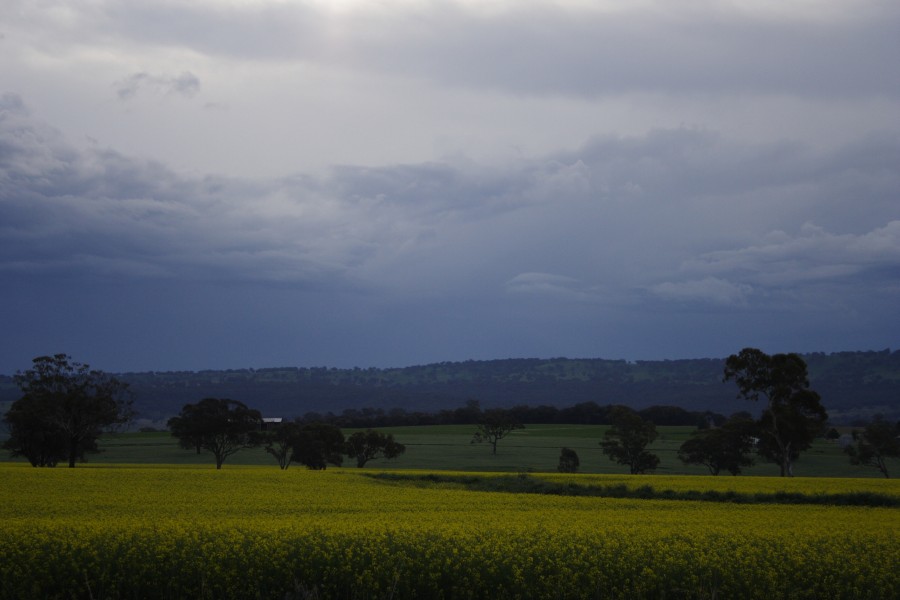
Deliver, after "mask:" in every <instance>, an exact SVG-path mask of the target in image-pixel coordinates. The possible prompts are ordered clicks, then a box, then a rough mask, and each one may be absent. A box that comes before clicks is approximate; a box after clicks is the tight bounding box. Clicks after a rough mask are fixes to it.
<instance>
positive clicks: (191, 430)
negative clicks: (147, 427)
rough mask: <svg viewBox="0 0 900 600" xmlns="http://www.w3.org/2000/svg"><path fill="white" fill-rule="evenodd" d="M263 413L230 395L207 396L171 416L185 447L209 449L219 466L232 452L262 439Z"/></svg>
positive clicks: (174, 430) (172, 427) (172, 425)
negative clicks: (222, 396)
mask: <svg viewBox="0 0 900 600" xmlns="http://www.w3.org/2000/svg"><path fill="white" fill-rule="evenodd" d="M261 423H262V415H260V413H259V411H258V410H254V409H252V408H248V407H247V405H246V404H244V403H243V402H239V401H238V400H230V399H228V398H204V399H203V400H201V401H200V402H198V403H197V404H185V405H184V407H183V408H182V409H181V412H180V413H179V414H178V416H176V417H172V418H171V419H169V422H168V425H169V430H170V431H171V432H172V435H173V436H175V437H176V438H178V441H179V444H180V445H181V447H182V448H185V449H194V448H196V449H197V451H198V452H199V451H200V450H208V451H209V452H212V453H213V456H214V457H215V459H216V469H221V468H222V463H224V462H225V459H226V458H228V457H229V456H231V455H232V454H234V453H236V452H238V451H239V450H243V449H244V448H254V447H256V446H259V445H260V443H261V442H262V433H261V432H260V426H261Z"/></svg>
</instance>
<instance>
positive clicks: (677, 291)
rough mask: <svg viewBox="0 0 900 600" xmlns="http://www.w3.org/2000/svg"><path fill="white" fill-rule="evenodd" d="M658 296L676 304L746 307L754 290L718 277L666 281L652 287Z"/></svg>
mask: <svg viewBox="0 0 900 600" xmlns="http://www.w3.org/2000/svg"><path fill="white" fill-rule="evenodd" d="M649 290H650V291H651V292H653V293H654V294H656V295H657V296H659V297H661V298H663V299H665V300H672V301H675V302H688V303H700V304H707V303H709V304H714V305H723V306H738V307H740V306H746V305H747V303H748V296H750V295H751V294H752V293H753V288H752V287H751V286H749V285H747V284H740V283H738V284H735V283H732V282H730V281H726V280H724V279H719V278H718V277H706V278H704V279H694V280H687V281H666V282H663V283H658V284H655V285H652V286H650V288H649Z"/></svg>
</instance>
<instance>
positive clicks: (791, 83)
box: [46, 0, 900, 97]
mask: <svg viewBox="0 0 900 600" xmlns="http://www.w3.org/2000/svg"><path fill="white" fill-rule="evenodd" d="M809 10H810V11H812V9H809ZM838 12H839V13H841V18H828V17H823V16H822V15H820V14H818V13H815V14H813V13H812V12H807V13H806V14H804V15H803V16H802V17H801V18H791V17H790V16H789V17H787V18H781V19H776V18H771V17H769V16H767V15H764V14H760V13H756V12H753V11H741V10H738V9H737V8H736V7H724V6H722V5H721V4H720V3H699V4H698V3H695V2H684V3H671V2H665V3H659V4H658V5H657V4H653V5H651V6H650V7H649V8H645V9H644V10H639V9H631V10H619V11H603V10H592V9H590V8H574V7H561V6H558V5H555V4H551V3H548V4H537V5H535V4H532V3H528V4H525V5H519V4H518V3H515V4H510V5H508V6H506V7H505V8H504V9H503V10H499V11H497V12H495V13H493V14H488V13H485V12H483V11H478V10H477V9H467V8H465V7H463V6H461V5H459V4H456V3H454V2H430V3H425V4H421V5H416V6H414V7H410V6H404V7H402V9H401V8H397V7H391V6H389V5H381V4H380V5H377V6H373V5H362V6H360V7H358V10H357V11H355V12H352V13H341V12H340V11H332V10H329V9H328V8H327V7H316V6H313V5H306V4H275V5H272V4H267V3H258V4H257V3H247V4H242V5H222V4H219V3H205V4H195V3H159V2H147V1H144V2H128V3H124V4H122V3H110V4H109V5H105V6H103V9H102V10H98V9H94V10H90V11H87V10H86V11H84V14H83V15H82V16H81V19H80V20H78V21H77V22H76V23H73V25H72V26H73V27H75V26H77V27H79V28H81V29H90V30H92V31H93V32H95V33H96V34H97V35H96V36H92V39H94V40H96V41H97V42H98V43H121V42H122V41H123V40H122V38H123V37H124V38H125V40H124V41H127V42H135V43H137V44H140V45H150V46H159V47H167V48H168V47H180V48H187V49H190V50H191V51H194V52H199V53H203V54H207V55H213V56H226V57H229V58H237V59H247V60H265V61H307V62H311V63H317V64H321V65H326V66H337V67H341V68H346V69H358V70H361V71H364V72H367V73H371V72H378V71H381V72H391V73H396V74H400V75H402V76H409V77H414V78H417V79H424V80H428V81H437V82H443V83H445V84H449V85H460V86H472V87H479V88H485V87H487V88H494V89H500V90H506V91H511V92H516V93H535V94H547V93H549V94H575V95H583V96H593V95H598V94H616V93H623V92H658V91H668V92H683V93H690V94H694V93H705V92H722V91H724V92H729V93H764V94H781V93H784V94H798V95H802V96H807V97H819V96H827V97H835V96H837V97H847V96H859V95H872V94H876V95H886V96H891V97H897V96H898V95H900V80H898V79H897V78H896V77H895V76H893V72H892V71H891V65H892V64H893V57H895V56H897V55H900V36H898V35H897V31H898V29H900V8H898V7H897V4H896V3H895V2H890V1H889V0H869V1H867V2H862V3H858V4H854V5H853V6H852V7H849V6H848V7H846V8H843V9H840V10H838ZM46 26H47V27H49V28H51V30H52V28H59V27H61V25H60V24H58V23H48V24H47V25H46ZM109 31H115V32H117V34H116V35H111V34H110V33H109ZM51 35H54V36H55V37H56V38H60V37H72V38H73V39H74V37H75V36H74V32H68V33H66V32H59V31H51ZM81 39H83V37H82V38H81ZM121 89H122V91H124V93H125V94H126V95H127V94H128V93H130V89H131V88H130V87H129V86H128V85H127V82H126V85H124V86H123V87H122V88H121Z"/></svg>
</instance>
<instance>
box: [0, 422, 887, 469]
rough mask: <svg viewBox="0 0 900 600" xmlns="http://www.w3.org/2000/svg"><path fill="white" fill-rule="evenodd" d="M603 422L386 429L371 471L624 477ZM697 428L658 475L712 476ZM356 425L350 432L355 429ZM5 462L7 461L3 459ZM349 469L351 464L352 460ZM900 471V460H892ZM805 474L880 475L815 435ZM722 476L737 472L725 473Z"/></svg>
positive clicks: (667, 440)
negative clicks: (386, 453) (688, 460)
mask: <svg viewBox="0 0 900 600" xmlns="http://www.w3.org/2000/svg"><path fill="white" fill-rule="evenodd" d="M605 429H606V428H605V426H602V425H529V426H527V427H526V428H525V429H521V430H518V431H514V432H512V433H511V434H510V435H509V437H507V438H505V439H503V440H501V441H500V443H499V444H498V447H497V455H496V456H494V455H492V454H491V451H490V446H489V445H488V444H472V443H471V441H472V434H473V433H474V430H475V428H474V426H472V425H442V426H421V427H386V428H382V429H381V431H384V432H385V433H392V434H394V437H395V438H396V439H397V440H398V441H399V442H401V443H403V444H405V445H406V448H407V449H406V453H405V454H404V455H402V456H400V457H399V458H397V459H394V460H390V461H386V460H383V459H379V460H374V461H372V462H370V463H369V464H368V465H367V466H366V468H367V469H371V468H389V469H404V470H405V469H426V470H437V471H448V470H458V471H475V472H484V471H492V472H511V473H519V472H555V471H556V465H557V463H558V461H559V452H560V449H561V448H562V447H564V446H566V447H569V448H572V449H574V450H575V451H576V452H577V453H578V456H579V458H580V460H581V468H580V472H582V473H595V474H623V473H627V469H626V468H625V467H623V466H621V465H617V464H615V463H613V462H612V461H610V460H609V459H608V458H607V457H606V456H605V455H604V454H603V453H602V452H601V450H600V446H599V441H600V439H601V438H602V436H603V432H604V431H605ZM692 430H693V429H692V428H691V427H659V428H658V431H659V433H660V436H659V438H658V439H657V440H656V441H655V442H654V444H653V445H652V446H651V447H650V450H651V451H652V452H654V453H656V454H657V455H658V456H659V457H660V466H659V468H658V469H657V470H656V471H655V475H656V476H659V475H684V474H687V475H706V474H708V473H707V471H706V469H705V468H704V467H696V466H685V465H684V464H682V463H681V461H680V460H678V455H677V453H678V447H679V446H680V445H681V444H682V442H684V440H686V439H687V438H688V437H689V436H690V433H691V431H692ZM350 432H352V430H349V429H348V430H345V433H350ZM100 447H101V450H102V452H101V453H99V454H94V455H91V456H89V458H88V460H89V461H90V462H91V463H97V464H109V463H130V464H174V465H178V464H181V465H208V466H210V467H214V462H213V459H212V455H211V454H209V453H206V452H205V453H203V454H199V455H198V454H196V453H195V452H193V451H190V450H183V449H181V448H179V447H178V443H177V441H176V440H175V439H174V438H172V436H171V435H169V434H168V433H165V432H153V433H124V434H116V435H108V436H104V437H103V438H101V440H100ZM3 459H4V460H11V459H8V458H7V457H6V456H3ZM346 464H347V465H348V466H349V462H348V463H346ZM236 465H269V466H272V467H273V468H275V467H276V464H275V460H274V459H273V458H272V457H271V456H269V455H268V454H266V452H265V451H264V450H263V449H262V448H255V449H250V450H242V451H240V452H238V453H237V454H235V455H233V456H230V457H229V458H228V459H227V460H226V462H225V468H228V467H231V466H236ZM889 468H892V469H893V471H895V472H898V473H900V461H897V460H894V461H892V462H891V464H890V465H889ZM795 473H796V475H797V476H799V477H857V478H862V477H871V478H879V477H881V475H880V474H879V473H878V472H877V471H876V470H875V469H872V468H866V467H859V466H854V465H851V464H850V462H849V460H848V459H847V457H846V456H845V455H844V454H843V452H842V450H841V448H840V446H839V445H838V444H836V443H834V442H828V441H825V440H821V439H820V440H817V441H816V442H815V443H814V444H813V447H812V448H810V449H809V450H807V451H806V452H804V453H803V455H802V456H801V457H800V460H799V461H798V462H797V463H796V466H795ZM745 474H746V475H753V476H777V475H778V467H777V466H776V465H773V464H767V463H761V464H758V465H756V466H754V467H751V468H748V469H746V470H745ZM722 477H731V476H730V475H722Z"/></svg>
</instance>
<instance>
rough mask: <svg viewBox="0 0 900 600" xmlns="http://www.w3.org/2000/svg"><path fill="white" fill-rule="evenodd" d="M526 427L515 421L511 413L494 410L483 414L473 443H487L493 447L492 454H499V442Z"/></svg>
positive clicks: (473, 437)
mask: <svg viewBox="0 0 900 600" xmlns="http://www.w3.org/2000/svg"><path fill="white" fill-rule="evenodd" d="M524 428H525V426H524V425H522V424H521V423H520V422H518V421H517V420H515V419H514V418H513V416H512V415H511V414H510V413H509V411H506V410H503V409H500V408H493V409H490V410H486V411H484V412H483V413H481V421H480V422H479V423H478V429H477V431H476V432H475V435H474V436H472V443H473V444H476V443H481V442H487V443H489V444H490V445H491V454H497V442H499V441H500V440H502V439H503V438H505V437H506V436H508V435H509V434H510V433H512V432H513V431H515V430H516V429H524Z"/></svg>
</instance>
